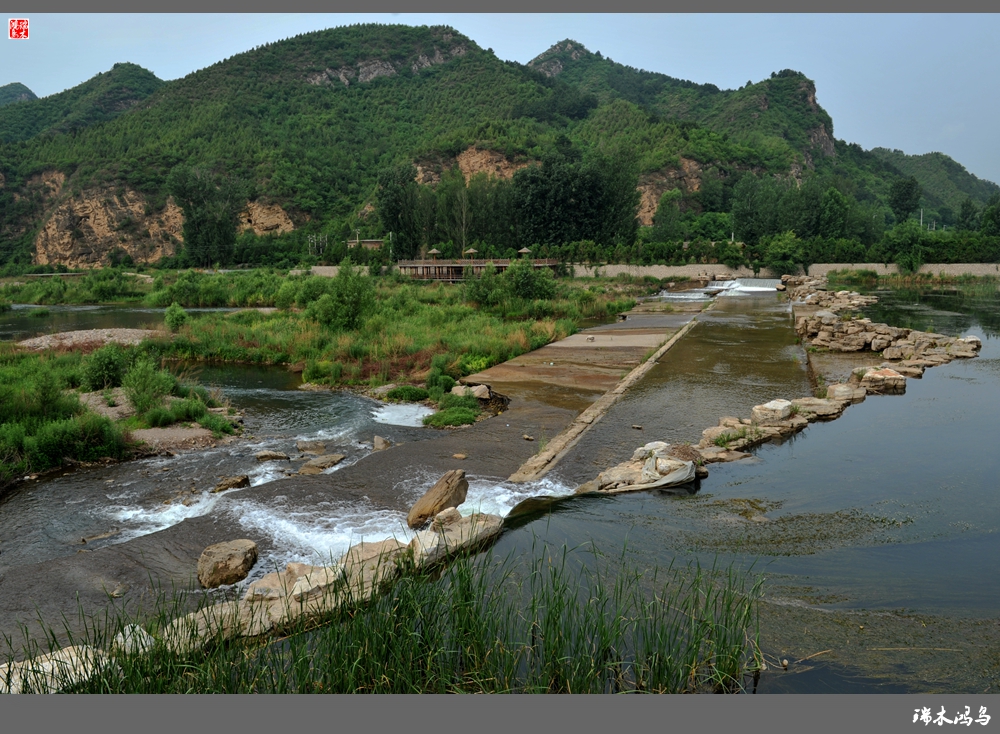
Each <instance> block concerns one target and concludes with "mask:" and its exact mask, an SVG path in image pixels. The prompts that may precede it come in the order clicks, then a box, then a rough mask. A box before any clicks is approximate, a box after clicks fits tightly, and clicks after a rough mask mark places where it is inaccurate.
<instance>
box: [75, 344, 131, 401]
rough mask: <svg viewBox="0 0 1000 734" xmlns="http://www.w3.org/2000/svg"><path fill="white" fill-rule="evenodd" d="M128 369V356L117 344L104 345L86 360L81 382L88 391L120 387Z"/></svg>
mask: <svg viewBox="0 0 1000 734" xmlns="http://www.w3.org/2000/svg"><path fill="white" fill-rule="evenodd" d="M128 367H129V354H128V353H127V352H126V351H125V350H124V349H122V347H121V346H119V345H118V344H106V345H105V346H103V347H101V348H100V349H98V350H96V351H95V352H94V353H93V354H91V355H90V357H89V359H87V362H86V364H85V365H84V367H83V382H84V384H86V385H87V387H88V388H89V389H90V390H105V389H107V388H109V387H121V384H122V378H123V377H124V376H125V372H126V370H127V369H128Z"/></svg>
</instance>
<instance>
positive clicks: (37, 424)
mask: <svg viewBox="0 0 1000 734" xmlns="http://www.w3.org/2000/svg"><path fill="white" fill-rule="evenodd" d="M117 387H123V388H124V393H125V396H126V398H127V400H128V402H129V403H130V404H131V406H132V407H133V408H134V409H135V411H136V416H134V417H133V418H131V419H129V420H127V421H124V422H119V423H116V422H114V421H112V420H111V419H109V418H106V417H104V416H102V415H98V414H96V413H94V412H92V411H89V410H87V409H86V408H85V407H84V405H83V404H82V403H81V402H80V398H79V393H80V392H82V391H94V392H101V391H103V392H104V395H105V398H104V399H105V400H107V401H109V405H110V404H112V402H113V398H112V395H113V392H110V391H113V389H114V388H117ZM168 398H169V399H168ZM218 406H219V403H218V402H217V401H216V400H215V399H214V398H213V397H212V396H211V395H210V394H209V393H208V391H207V390H205V388H203V387H201V386H199V385H191V384H187V383H186V382H184V381H182V380H179V379H178V378H177V377H175V376H174V375H173V374H171V373H170V372H169V371H167V370H164V369H160V368H158V367H156V365H155V364H154V362H153V361H152V359H151V357H150V356H149V355H148V354H146V353H145V352H144V350H143V348H141V347H121V346H119V345H117V344H109V345H107V346H104V347H101V348H100V349H97V350H95V351H94V352H93V353H91V354H90V355H89V356H88V355H83V354H81V353H80V352H70V353H67V354H54V353H46V354H38V353H35V352H27V351H20V350H17V349H16V348H15V347H14V346H13V345H12V344H10V343H9V342H0V487H3V486H5V485H7V484H9V483H10V482H11V481H14V480H16V479H17V478H18V477H21V476H23V475H25V474H30V473H33V472H39V471H44V470H46V469H52V468H55V467H59V466H62V465H64V464H67V463H72V462H79V461H96V460H98V459H105V458H111V459H123V458H126V457H127V456H128V455H129V454H130V453H131V452H132V451H133V449H134V448H135V447H134V446H133V445H132V444H131V442H130V440H129V434H128V431H129V430H131V429H136V428H149V427H155V426H164V425H169V424H171V423H175V422H196V423H198V424H200V425H202V426H203V427H205V428H208V429H209V430H211V431H213V432H215V433H218V434H220V435H221V434H222V433H233V431H234V429H233V427H232V424H231V423H230V422H229V421H228V420H226V419H225V418H224V417H222V416H218V415H214V414H211V413H209V412H208V408H210V407H218Z"/></svg>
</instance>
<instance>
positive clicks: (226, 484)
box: [212, 474, 250, 493]
mask: <svg viewBox="0 0 1000 734" xmlns="http://www.w3.org/2000/svg"><path fill="white" fill-rule="evenodd" d="M249 486H250V477H248V476H247V475H246V474H240V475H239V476H235V477H223V478H222V479H221V480H220V481H219V483H218V484H216V485H215V488H214V489H213V490H212V492H213V493H214V492H225V491H226V490H227V489H242V488H243V487H249Z"/></svg>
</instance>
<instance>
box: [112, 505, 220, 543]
mask: <svg viewBox="0 0 1000 734" xmlns="http://www.w3.org/2000/svg"><path fill="white" fill-rule="evenodd" d="M221 496H222V495H218V494H211V493H204V494H199V495H194V494H192V495H191V498H192V500H193V501H192V502H191V503H190V504H189V505H187V506H185V505H184V504H183V503H182V502H180V501H172V502H171V503H170V504H169V505H156V506H154V507H141V506H135V505H132V506H118V507H110V508H108V513H107V514H108V516H109V517H110V518H111V519H113V520H117V521H118V522H119V523H122V524H124V525H129V526H131V527H129V528H128V529H127V530H125V531H124V532H122V533H121V535H119V536H118V537H117V538H115V542H116V543H120V542H123V541H126V540H131V539H132V538H138V537H141V536H143V535H149V534H150V533H156V532H159V531H160V530H166V529H167V528H169V527H171V526H173V525H176V524H177V523H179V522H182V521H184V520H187V519H188V518H189V517H201V516H202V515H207V514H208V513H209V512H211V511H212V510H213V509H214V508H215V506H216V504H218V502H219V500H220V498H221Z"/></svg>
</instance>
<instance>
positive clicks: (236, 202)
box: [167, 166, 252, 267]
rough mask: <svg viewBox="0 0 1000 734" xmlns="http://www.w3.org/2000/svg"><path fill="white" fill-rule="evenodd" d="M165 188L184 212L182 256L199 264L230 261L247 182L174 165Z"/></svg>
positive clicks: (247, 189) (197, 168)
mask: <svg viewBox="0 0 1000 734" xmlns="http://www.w3.org/2000/svg"><path fill="white" fill-rule="evenodd" d="M167 187H168V190H169V191H170V193H171V195H172V196H173V197H174V201H176V202H177V205H178V206H179V207H180V208H181V211H182V212H183V213H184V228H183V232H184V256H185V258H186V259H188V260H189V261H190V262H191V263H192V264H194V265H199V266H202V267H209V266H211V265H212V264H213V263H220V264H222V265H228V264H230V263H231V262H232V260H233V252H234V250H235V247H236V227H237V225H238V224H239V214H240V212H241V211H242V210H243V208H244V207H245V206H246V203H247V199H248V198H249V196H250V195H251V193H252V191H251V186H250V184H249V183H248V182H247V181H245V180H244V179H241V178H238V177H234V176H220V175H215V174H213V173H212V172H211V171H209V170H208V169H206V168H200V167H189V166H176V167H175V168H174V169H173V170H172V171H171V172H170V176H169V178H168V179H167Z"/></svg>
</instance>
